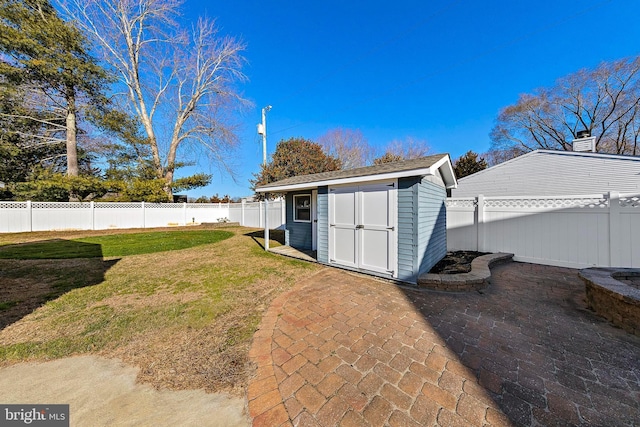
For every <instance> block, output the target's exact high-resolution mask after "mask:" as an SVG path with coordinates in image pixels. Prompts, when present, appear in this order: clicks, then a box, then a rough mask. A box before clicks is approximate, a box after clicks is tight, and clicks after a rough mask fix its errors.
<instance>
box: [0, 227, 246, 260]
mask: <svg viewBox="0 0 640 427" xmlns="http://www.w3.org/2000/svg"><path fill="white" fill-rule="evenodd" d="M231 236H233V233H231V232H229V231H223V230H197V231H161V232H149V233H135V234H113V235H105V236H93V237H86V238H78V239H70V240H65V239H53V240H45V241H40V242H28V243H21V244H15V245H5V246H1V247H0V258H2V259H66V258H95V257H116V256H128V255H138V254H149V253H153V252H163V251H175V250H178V249H187V248H191V247H194V246H199V245H205V244H210V243H216V242H219V241H221V240H224V239H228V238H229V237H231Z"/></svg>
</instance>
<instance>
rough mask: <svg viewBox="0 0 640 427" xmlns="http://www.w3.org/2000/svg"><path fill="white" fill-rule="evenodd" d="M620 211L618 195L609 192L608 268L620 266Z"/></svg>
mask: <svg viewBox="0 0 640 427" xmlns="http://www.w3.org/2000/svg"><path fill="white" fill-rule="evenodd" d="M620 210H621V209H620V193H618V192H617V191H609V267H620V266H622V254H621V253H620V251H621V250H622V248H621V245H620V240H621V239H620V237H621V236H620V231H621V227H620Z"/></svg>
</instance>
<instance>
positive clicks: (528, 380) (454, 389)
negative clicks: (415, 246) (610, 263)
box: [247, 263, 640, 426]
mask: <svg viewBox="0 0 640 427" xmlns="http://www.w3.org/2000/svg"><path fill="white" fill-rule="evenodd" d="M492 271H493V273H494V279H493V283H492V284H491V285H490V287H489V288H488V289H487V290H485V291H484V293H482V294H480V293H477V292H475V293H466V294H448V293H436V292H418V291H414V290H410V289H406V288H400V287H397V286H394V285H391V284H389V283H386V282H384V281H380V280H376V279H373V278H369V277H365V276H362V275H356V274H351V273H348V272H345V271H341V270H337V269H331V268H326V269H323V270H322V271H320V272H319V273H317V274H316V275H314V276H312V277H310V278H308V279H306V280H305V281H303V282H302V283H300V284H299V285H297V286H296V288H295V289H293V290H292V291H290V292H288V293H286V294H283V295H281V296H280V297H278V298H277V299H276V300H275V301H274V303H273V304H272V306H271V307H270V309H269V311H268V313H267V315H266V316H265V317H264V318H263V321H262V324H261V327H260V330H259V331H258V332H257V333H256V336H255V339H254V343H253V346H252V348H251V352H250V357H251V359H252V360H253V361H254V362H255V363H256V365H257V367H258V368H257V371H256V375H255V377H254V378H253V379H252V380H251V382H250V384H249V388H248V391H247V399H248V403H249V412H250V415H251V416H252V417H253V424H254V426H278V425H300V426H316V425H319V426H336V425H340V426H367V425H371V426H382V425H390V426H428V425H441V426H457V425H459V426H467V425H477V426H481V425H526V426H528V425H544V426H547V425H559V426H562V425H593V426H614V425H615V426H632V425H640V403H639V402H640V338H638V337H635V336H632V335H629V334H627V333H625V332H624V331H622V330H620V329H617V328H615V327H613V326H611V325H609V324H608V323H606V322H605V321H603V320H601V319H600V318H598V317H597V316H595V315H594V314H593V313H592V312H590V311H588V310H587V309H586V306H585V303H584V285H583V283H582V282H581V281H580V280H579V279H578V277H577V270H572V269H565V268H557V267H546V266H538V265H532V264H521V263H511V264H507V265H503V266H499V267H495V268H494V269H492Z"/></svg>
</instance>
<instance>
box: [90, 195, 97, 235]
mask: <svg viewBox="0 0 640 427" xmlns="http://www.w3.org/2000/svg"><path fill="white" fill-rule="evenodd" d="M89 206H90V207H91V229H92V230H95V229H96V211H95V209H96V205H95V203H94V202H93V200H92V201H90V202H89Z"/></svg>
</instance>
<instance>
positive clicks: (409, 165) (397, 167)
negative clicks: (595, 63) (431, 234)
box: [256, 154, 449, 192]
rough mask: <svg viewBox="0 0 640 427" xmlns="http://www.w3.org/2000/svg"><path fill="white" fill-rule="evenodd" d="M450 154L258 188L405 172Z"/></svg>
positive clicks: (305, 177)
mask: <svg viewBox="0 0 640 427" xmlns="http://www.w3.org/2000/svg"><path fill="white" fill-rule="evenodd" d="M448 156H449V155H448V154H434V155H432V156H426V157H419V158H417V159H410V160H401V161H398V162H390V163H383V164H381V165H373V166H365V167H361V168H355V169H344V170H337V171H332V172H321V173H314V174H310V175H299V176H294V177H291V178H285V179H281V180H280V181H275V182H271V183H269V184H265V185H261V186H260V187H257V188H256V191H258V192H264V191H268V190H269V189H270V188H275V187H282V186H289V185H300V184H312V183H315V182H322V181H328V180H336V179H348V178H355V177H363V176H373V175H380V174H387V173H395V172H404V171H411V170H419V169H425V168H429V167H431V166H433V165H434V164H435V163H437V162H438V161H439V160H441V159H442V158H443V157H448Z"/></svg>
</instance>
